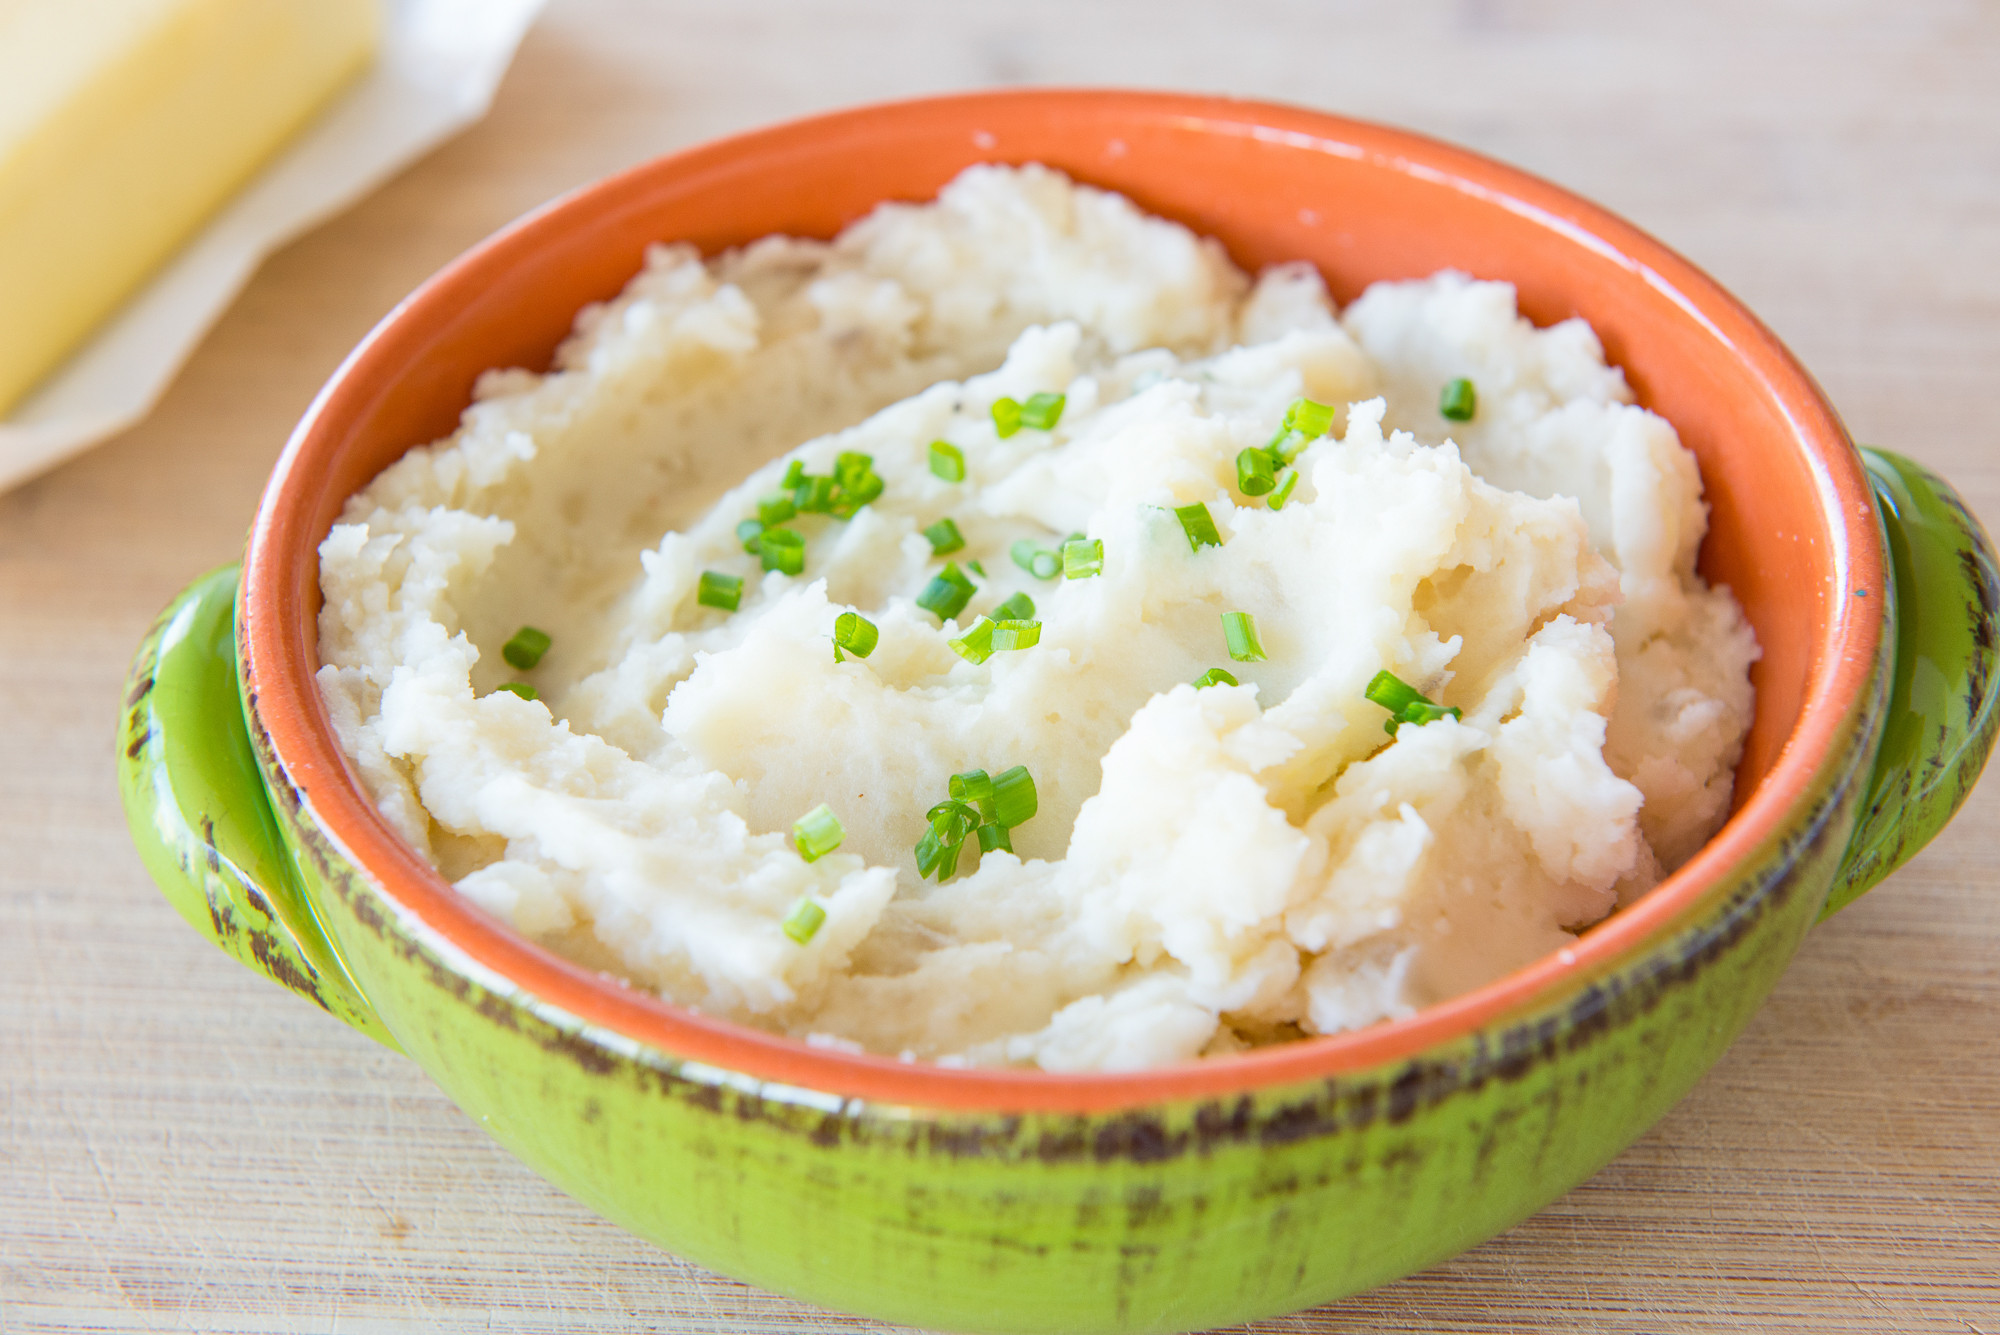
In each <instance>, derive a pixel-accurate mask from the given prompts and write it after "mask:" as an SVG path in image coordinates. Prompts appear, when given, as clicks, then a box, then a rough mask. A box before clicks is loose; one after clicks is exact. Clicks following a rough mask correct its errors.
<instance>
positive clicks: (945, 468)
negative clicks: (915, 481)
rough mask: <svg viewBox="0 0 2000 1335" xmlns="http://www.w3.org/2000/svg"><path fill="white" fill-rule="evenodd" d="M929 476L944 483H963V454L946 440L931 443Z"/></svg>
mask: <svg viewBox="0 0 2000 1335" xmlns="http://www.w3.org/2000/svg"><path fill="white" fill-rule="evenodd" d="M931 476H932V477H938V478H943V479H944V480H945V481H946V482H963V481H965V452H964V451H963V450H961V449H959V448H958V446H956V445H954V444H952V443H951V442H950V441H948V440H934V441H932V442H931Z"/></svg>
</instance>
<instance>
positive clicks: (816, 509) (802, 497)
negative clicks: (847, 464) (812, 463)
mask: <svg viewBox="0 0 2000 1335" xmlns="http://www.w3.org/2000/svg"><path fill="white" fill-rule="evenodd" d="M833 488H834V481H833V479H832V478H830V477H820V476H818V475H816V474H812V473H808V474H806V475H805V476H804V477H803V478H801V479H799V485H798V486H797V487H795V488H793V490H792V503H793V504H794V505H796V506H798V507H799V512H800V513H801V514H808V515H823V514H826V513H828V512H830V511H831V510H832V509H833Z"/></svg>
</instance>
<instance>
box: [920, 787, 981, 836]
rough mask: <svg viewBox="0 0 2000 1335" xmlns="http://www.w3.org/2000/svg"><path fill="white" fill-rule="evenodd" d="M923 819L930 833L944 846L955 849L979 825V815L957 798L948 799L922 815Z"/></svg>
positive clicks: (970, 806) (968, 804)
mask: <svg viewBox="0 0 2000 1335" xmlns="http://www.w3.org/2000/svg"><path fill="white" fill-rule="evenodd" d="M924 819H925V820H927V821H929V822H930V823H931V832H932V833H933V834H935V835H937V837H938V838H939V839H941V840H943V841H944V842H945V843H946V844H948V845H951V846H953V847H956V846H957V845H959V844H962V843H964V842H965V836H966V835H968V834H971V833H972V831H973V827H974V826H976V825H978V824H979V813H978V812H977V811H975V810H973V808H972V805H971V804H970V803H967V802H961V801H959V800H958V799H957V798H948V799H946V800H945V801H943V802H940V803H938V804H937V805H936V806H934V807H932V808H931V809H930V810H929V811H926V812H925V813H924Z"/></svg>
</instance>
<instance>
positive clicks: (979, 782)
mask: <svg viewBox="0 0 2000 1335" xmlns="http://www.w3.org/2000/svg"><path fill="white" fill-rule="evenodd" d="M945 791H946V792H948V793H950V794H951V800H952V801H954V802H968V803H971V804H972V805H974V806H977V807H978V808H979V809H980V810H981V811H982V812H984V813H986V815H987V816H989V817H990V816H992V814H993V780H992V779H991V778H990V777H989V776H988V775H987V773H986V771H985V770H983V769H969V770H967V771H965V773H963V774H954V775H952V776H951V782H949V783H948V784H946V785H945Z"/></svg>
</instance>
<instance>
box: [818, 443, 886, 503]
mask: <svg viewBox="0 0 2000 1335" xmlns="http://www.w3.org/2000/svg"><path fill="white" fill-rule="evenodd" d="M840 457H841V458H843V459H845V458H848V457H849V456H848V455H844V454H843V455H842V456H840ZM852 457H853V458H856V459H863V460H867V461H868V463H871V464H872V463H873V462H874V460H872V459H869V458H868V456H867V455H865V454H857V455H854V456H852ZM884 485H885V484H884V483H883V481H882V477H881V475H880V474H879V473H877V472H875V471H874V470H873V469H872V468H867V467H863V468H862V469H861V471H860V472H858V473H855V474H854V475H853V476H851V477H849V478H847V479H845V480H841V479H838V478H837V479H835V483H834V489H833V501H832V503H831V504H829V505H828V506H827V510H826V512H827V513H828V514H830V515H832V516H833V517H834V518H835V519H852V518H854V512H855V511H856V510H859V509H860V508H861V507H862V506H864V505H866V504H868V502H870V501H872V500H874V499H875V498H876V497H877V496H880V495H881V494H882V488H883V486H884Z"/></svg>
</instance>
